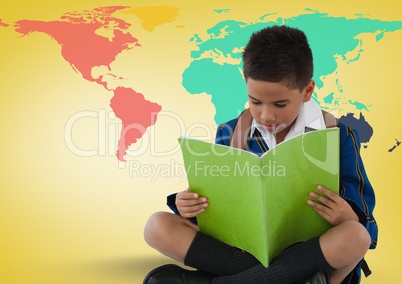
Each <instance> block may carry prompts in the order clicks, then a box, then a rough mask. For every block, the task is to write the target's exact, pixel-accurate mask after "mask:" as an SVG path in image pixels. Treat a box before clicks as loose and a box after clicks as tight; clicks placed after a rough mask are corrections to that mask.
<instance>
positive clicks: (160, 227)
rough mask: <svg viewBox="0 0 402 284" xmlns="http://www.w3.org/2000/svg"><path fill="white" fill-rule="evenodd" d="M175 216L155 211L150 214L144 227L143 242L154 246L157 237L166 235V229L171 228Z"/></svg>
mask: <svg viewBox="0 0 402 284" xmlns="http://www.w3.org/2000/svg"><path fill="white" fill-rule="evenodd" d="M175 217H177V216H175V215H174V214H171V213H168V212H156V213H154V214H152V215H151V216H150V217H149V219H148V221H147V223H146V225H145V228H144V239H145V242H146V243H147V244H148V245H150V246H151V247H154V244H155V242H157V239H158V238H160V237H162V236H166V235H168V232H167V231H168V230H169V229H170V228H172V225H173V224H172V223H173V219H174V218H175Z"/></svg>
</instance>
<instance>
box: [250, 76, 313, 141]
mask: <svg viewBox="0 0 402 284" xmlns="http://www.w3.org/2000/svg"><path fill="white" fill-rule="evenodd" d="M314 86H315V84H314V81H310V82H309V83H308V84H307V85H306V87H305V88H304V89H303V90H302V91H300V90H298V89H289V88H288V87H286V86H284V85H282V84H281V83H271V82H267V81H260V80H254V79H251V78H248V79H247V90H248V102H249V107H250V111H251V115H252V116H253V118H254V119H255V120H256V121H257V122H258V123H259V124H260V125H261V126H262V127H264V128H265V129H266V130H267V131H269V132H272V133H273V134H275V135H277V136H280V137H282V140H283V138H284V137H285V136H286V134H287V133H288V132H289V129H290V128H291V127H292V125H293V124H294V122H295V121H296V118H297V116H298V115H299V112H300V109H301V107H302V105H303V103H304V102H307V101H309V100H310V98H311V95H312V93H313V92H314Z"/></svg>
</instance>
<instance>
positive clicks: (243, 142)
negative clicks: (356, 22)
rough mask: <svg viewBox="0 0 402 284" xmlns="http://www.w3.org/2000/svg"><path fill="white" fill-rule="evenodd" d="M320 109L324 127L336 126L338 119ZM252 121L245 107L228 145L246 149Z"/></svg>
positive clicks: (248, 110)
mask: <svg viewBox="0 0 402 284" xmlns="http://www.w3.org/2000/svg"><path fill="white" fill-rule="evenodd" d="M321 111H322V116H323V117H324V121H325V127H326V128H333V127H337V126H338V120H337V119H336V117H335V116H333V115H332V114H331V113H329V112H326V111H325V110H321ZM252 122H253V117H252V115H251V112H250V109H249V108H247V109H245V110H244V111H243V112H242V113H241V114H240V115H239V117H238V119H237V123H236V125H235V127H234V129H233V133H232V137H231V138H230V147H233V148H239V149H243V150H245V149H246V146H247V138H248V136H249V133H250V129H251V123H252Z"/></svg>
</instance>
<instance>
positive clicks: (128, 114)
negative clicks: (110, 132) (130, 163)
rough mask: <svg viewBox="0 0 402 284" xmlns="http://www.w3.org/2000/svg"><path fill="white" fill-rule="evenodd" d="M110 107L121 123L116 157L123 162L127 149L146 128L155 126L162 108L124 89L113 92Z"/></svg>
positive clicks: (140, 95)
mask: <svg viewBox="0 0 402 284" xmlns="http://www.w3.org/2000/svg"><path fill="white" fill-rule="evenodd" d="M110 106H111V108H112V109H113V111H114V113H115V114H116V116H117V117H118V118H120V119H121V120H122V123H123V127H122V129H121V134H120V139H119V143H118V149H117V153H116V155H117V158H118V159H119V161H122V162H125V159H124V156H125V155H126V151H127V149H128V147H129V146H130V145H131V144H133V143H135V142H137V140H138V139H139V138H141V137H142V136H143V135H144V133H145V131H146V128H148V127H149V126H151V125H153V124H155V122H156V118H157V115H158V113H159V112H160V111H161V109H162V107H161V106H160V105H159V104H157V103H153V102H150V101H147V100H146V99H145V98H144V96H143V95H142V94H140V93H137V92H135V91H134V90H132V89H129V88H124V87H118V88H116V90H114V96H113V98H112V99H111V100H110Z"/></svg>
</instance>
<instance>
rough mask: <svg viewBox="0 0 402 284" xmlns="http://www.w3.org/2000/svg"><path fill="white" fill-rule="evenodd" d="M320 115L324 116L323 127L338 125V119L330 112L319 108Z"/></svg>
mask: <svg viewBox="0 0 402 284" xmlns="http://www.w3.org/2000/svg"><path fill="white" fill-rule="evenodd" d="M321 112H322V116H323V117H324V122H325V127H326V128H333V127H337V126H338V119H336V117H335V116H333V115H332V114H331V113H329V112H327V111H325V110H321Z"/></svg>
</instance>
